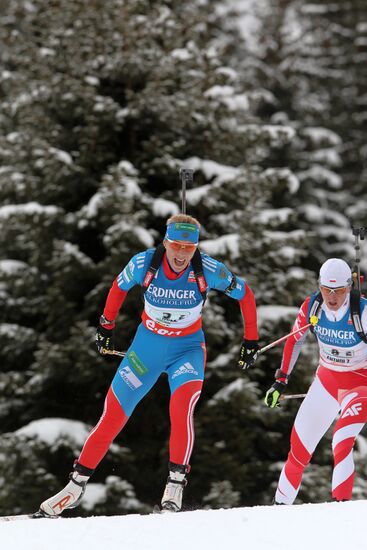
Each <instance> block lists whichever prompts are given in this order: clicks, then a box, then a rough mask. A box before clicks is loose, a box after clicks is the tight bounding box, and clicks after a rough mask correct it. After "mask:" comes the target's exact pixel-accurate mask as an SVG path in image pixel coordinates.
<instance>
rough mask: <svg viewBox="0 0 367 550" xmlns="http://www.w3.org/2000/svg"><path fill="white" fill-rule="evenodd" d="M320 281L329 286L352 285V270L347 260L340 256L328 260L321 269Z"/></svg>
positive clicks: (321, 283)
mask: <svg viewBox="0 0 367 550" xmlns="http://www.w3.org/2000/svg"><path fill="white" fill-rule="evenodd" d="M319 283H320V285H324V286H328V287H329V288H338V287H341V286H349V285H351V284H352V272H351V269H350V267H349V265H348V264H347V262H345V261H344V260H340V259H339V258H330V259H329V260H326V262H325V263H323V264H322V266H321V269H320V278H319Z"/></svg>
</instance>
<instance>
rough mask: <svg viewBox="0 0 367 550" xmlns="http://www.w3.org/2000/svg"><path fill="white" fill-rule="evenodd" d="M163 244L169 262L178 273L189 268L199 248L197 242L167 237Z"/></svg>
mask: <svg viewBox="0 0 367 550" xmlns="http://www.w3.org/2000/svg"><path fill="white" fill-rule="evenodd" d="M163 244H164V247H165V249H166V253H167V260H168V263H169V265H170V266H171V267H172V269H173V270H174V271H176V272H177V273H180V272H181V271H184V270H185V269H186V268H187V266H188V265H189V263H190V262H191V259H192V257H193V255H194V254H195V250H196V248H197V244H193V243H190V242H187V241H171V240H169V239H165V240H164V241H163Z"/></svg>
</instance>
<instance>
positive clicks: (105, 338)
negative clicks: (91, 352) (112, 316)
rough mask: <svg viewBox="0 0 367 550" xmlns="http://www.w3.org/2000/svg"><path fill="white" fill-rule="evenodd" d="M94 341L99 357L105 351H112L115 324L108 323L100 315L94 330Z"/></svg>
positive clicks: (112, 322)
mask: <svg viewBox="0 0 367 550" xmlns="http://www.w3.org/2000/svg"><path fill="white" fill-rule="evenodd" d="M95 340H96V346H97V349H98V351H99V353H100V354H101V355H104V354H105V353H106V351H105V350H107V351H111V350H113V349H114V340H115V322H114V321H108V319H106V317H105V316H104V315H102V316H101V318H100V320H99V326H98V327H97V330H96V337H95Z"/></svg>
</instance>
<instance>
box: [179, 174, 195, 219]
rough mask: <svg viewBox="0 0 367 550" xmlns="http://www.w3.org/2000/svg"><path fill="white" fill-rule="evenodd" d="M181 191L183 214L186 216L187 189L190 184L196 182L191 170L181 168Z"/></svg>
mask: <svg viewBox="0 0 367 550" xmlns="http://www.w3.org/2000/svg"><path fill="white" fill-rule="evenodd" d="M180 176H181V190H182V214H186V188H187V187H188V184H190V183H193V181H194V170H191V169H190V168H181V170H180Z"/></svg>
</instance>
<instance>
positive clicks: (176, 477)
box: [161, 462, 190, 512]
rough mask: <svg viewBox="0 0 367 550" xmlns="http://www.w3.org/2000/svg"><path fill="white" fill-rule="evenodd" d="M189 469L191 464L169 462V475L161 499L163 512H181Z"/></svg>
mask: <svg viewBox="0 0 367 550" xmlns="http://www.w3.org/2000/svg"><path fill="white" fill-rule="evenodd" d="M189 470H190V467H189V466H185V465H183V464H175V463H174V462H170V463H169V476H168V479H167V485H166V488H165V490H164V493H163V497H162V501H161V506H162V512H179V511H180V510H181V507H182V496H183V490H184V488H185V487H186V485H187V479H186V477H185V476H186V474H187V473H188V472H189Z"/></svg>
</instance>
